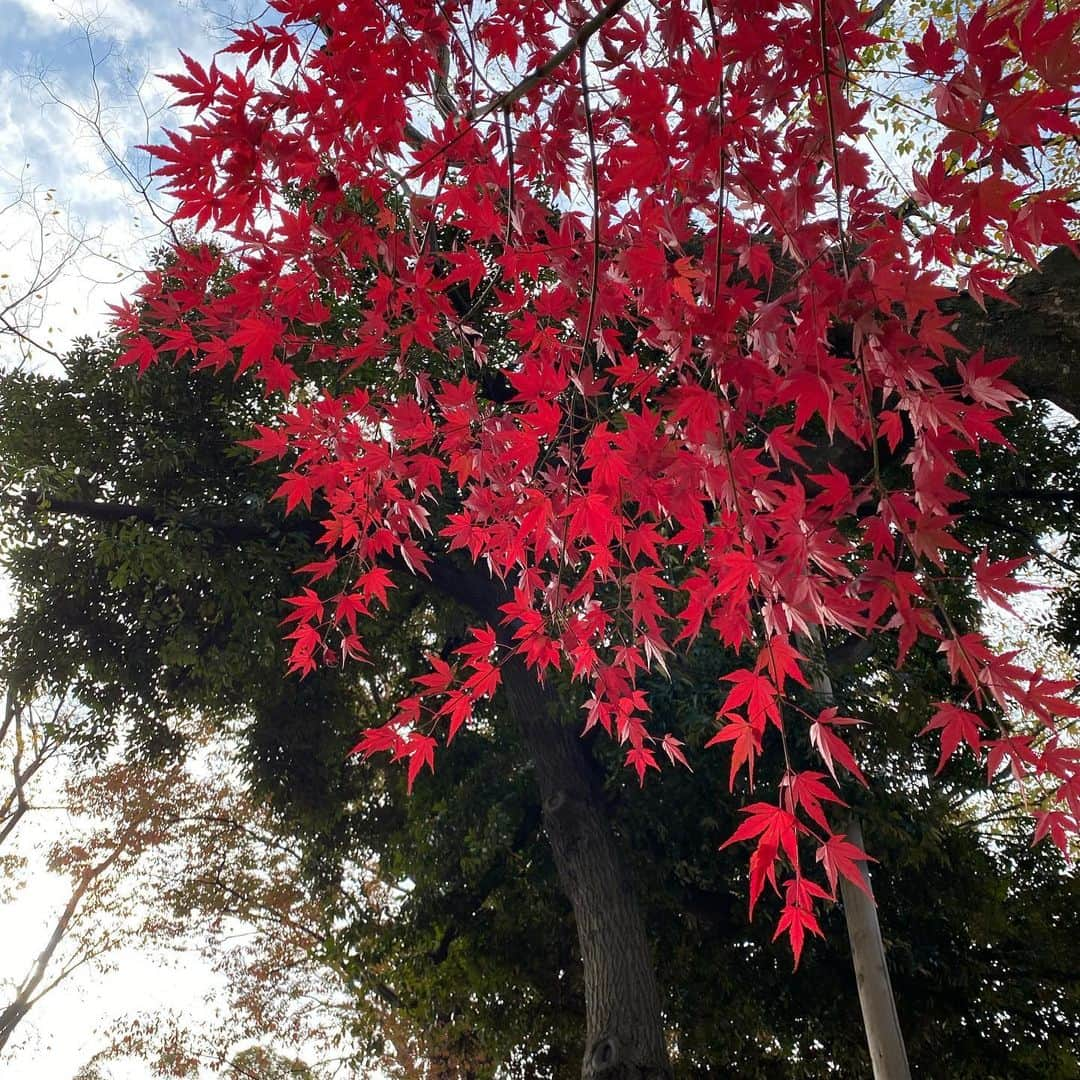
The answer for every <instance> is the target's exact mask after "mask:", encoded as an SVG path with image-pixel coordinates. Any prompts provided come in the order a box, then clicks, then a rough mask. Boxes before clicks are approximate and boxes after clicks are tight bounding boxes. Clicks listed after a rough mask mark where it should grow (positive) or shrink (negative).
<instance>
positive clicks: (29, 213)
mask: <svg viewBox="0 0 1080 1080" xmlns="http://www.w3.org/2000/svg"><path fill="white" fill-rule="evenodd" d="M244 3H245V0H221V2H220V10H218V9H216V8H214V6H213V5H214V0H205V4H204V3H203V2H202V0H93V2H91V3H86V2H85V0H80V2H77V3H75V4H70V5H69V4H67V3H65V2H64V0H0V27H2V28H3V33H2V34H0V207H2V208H3V209H2V210H0V275H4V276H3V277H0V286H2V287H3V288H4V289H5V290H6V296H7V297H11V296H12V295H14V294H15V293H16V292H17V291H18V290H20V289H21V288H23V287H24V286H25V284H26V283H27V282H29V281H31V279H32V277H33V275H34V272H35V271H36V270H38V269H39V268H40V269H41V270H42V271H43V272H44V273H45V274H46V275H51V274H52V272H53V271H54V270H55V269H56V268H57V267H61V269H60V272H59V276H58V278H57V280H55V281H54V282H52V283H51V284H50V285H49V287H48V288H47V289H46V290H43V299H42V300H40V301H37V302H36V304H35V306H34V309H33V310H31V311H30V312H29V315H30V318H31V326H30V328H29V331H30V332H31V336H33V337H34V339H35V341H37V342H39V343H40V344H42V345H45V346H46V347H48V346H50V345H51V347H52V348H53V349H54V350H55V351H57V352H62V351H63V348H64V346H65V345H66V344H68V343H69V342H70V341H71V340H72V338H74V337H76V336H78V335H79V334H85V333H89V334H95V333H100V332H101V331H102V329H103V328H104V327H105V325H106V319H107V305H108V303H109V302H113V301H115V300H117V299H118V298H119V296H120V295H122V294H123V292H124V291H125V290H127V291H130V289H131V288H132V287H133V285H134V284H135V276H134V275H135V273H136V271H137V268H138V267H139V266H140V265H141V264H142V263H143V262H144V256H145V252H146V251H147V249H148V247H152V246H153V243H154V239H155V238H156V237H157V236H159V235H160V231H161V225H160V222H159V221H158V220H156V219H155V216H154V212H153V210H152V208H151V207H150V206H149V205H148V204H147V200H146V199H145V198H144V197H143V195H142V193H141V192H140V191H139V186H140V185H143V184H146V182H147V173H148V166H149V161H148V156H147V155H146V153H145V152H142V151H139V150H137V149H136V147H137V146H138V145H139V144H142V143H146V142H147V141H154V136H155V132H156V131H157V130H159V128H160V127H161V125H162V124H163V123H166V122H168V121H169V120H170V114H169V113H168V112H167V111H166V109H165V105H166V101H167V92H168V90H169V87H168V86H167V84H165V83H164V82H163V81H162V80H161V79H159V78H157V77H156V75H157V74H158V73H160V72H164V71H172V70H175V69H176V68H177V66H178V63H179V61H178V57H177V50H178V49H183V50H184V51H185V52H186V53H188V54H189V55H191V56H193V57H194V58H195V59H198V60H206V59H208V58H209V57H210V56H211V55H212V53H213V51H214V50H215V48H216V47H218V46H219V45H220V43H221V40H222V32H221V29H220V28H221V27H222V26H224V25H225V24H226V23H227V22H229V21H230V20H231V19H232V18H241V19H242V18H244V17H245V16H246V15H248V14H250V10H249V9H247V8H245V7H244V6H243V5H244ZM162 209H163V207H162V206H161V205H160V204H159V206H158V207H157V213H159V214H160V213H161V212H162ZM3 295H4V294H3V293H0V296H3ZM31 299H32V301H33V298H31ZM4 306H5V304H4V303H3V302H0V309H2V308H3V307H4ZM44 355H46V354H44V353H40V352H39V353H38V354H37V360H36V362H38V363H41V362H42V358H43V356H44ZM18 359H19V350H17V349H16V347H15V344H14V342H13V341H12V340H10V338H9V337H8V336H7V335H5V336H4V340H3V341H2V344H0V361H2V362H4V363H7V364H10V363H13V362H16V361H17V360H18Z"/></svg>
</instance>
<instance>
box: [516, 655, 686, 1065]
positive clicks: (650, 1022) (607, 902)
mask: <svg viewBox="0 0 1080 1080" xmlns="http://www.w3.org/2000/svg"><path fill="white" fill-rule="evenodd" d="M503 672H504V675H503V677H504V684H505V688H506V698H507V703H508V705H509V707H510V713H511V715H512V716H513V718H514V719H515V721H517V723H519V724H520V726H521V729H522V731H523V732H524V735H525V742H526V745H527V746H528V748H529V754H530V757H531V758H532V762H533V767H534V769H535V771H536V781H537V784H538V786H539V788H540V797H541V799H542V801H543V812H544V829H545V831H546V832H547V835H548V840H549V842H550V844H551V850H552V853H553V855H554V858H555V868H556V870H557V872H558V874H559V882H560V884H561V885H562V887H563V891H564V892H565V893H566V896H567V898H568V899H569V900H570V904H571V906H572V907H573V909H574V919H575V922H576V924H577V933H578V942H579V944H580V947H581V958H582V962H583V964H584V968H585V1003H586V1036H585V1056H584V1060H583V1061H582V1067H581V1075H582V1078H583V1080H670V1077H671V1076H672V1072H671V1065H670V1062H669V1060H668V1053H667V1045H666V1040H665V1037H664V1028H663V1020H662V1012H661V1007H660V992H659V989H658V987H657V984H656V973H655V964H654V962H653V956H652V950H651V949H650V947H649V941H648V938H647V936H646V933H645V922H644V919H643V918H642V914H641V909H640V907H639V905H638V901H637V895H636V893H635V891H634V888H633V885H632V883H631V881H630V875H629V871H628V868H627V865H626V860H625V858H624V856H623V853H622V851H621V850H620V846H619V840H618V837H617V835H616V833H615V830H614V828H613V827H612V823H611V820H610V818H609V816H608V813H607V811H606V808H605V806H604V803H603V799H602V793H601V791H600V788H599V784H598V783H597V779H596V776H595V774H594V772H593V770H592V768H591V766H590V762H589V759H588V756H587V753H586V751H585V748H584V744H583V743H582V741H581V737H580V735H579V734H578V731H577V726H578V725H577V719H578V718H577V717H573V718H568V717H564V716H562V710H561V703H560V701H559V697H558V695H557V694H555V693H553V692H552V690H551V689H550V688H549V687H542V686H540V685H539V683H537V681H536V678H535V676H534V675H533V674H532V672H530V671H528V670H526V668H525V666H524V664H522V662H521V661H520V660H518V659H515V660H513V661H511V662H510V663H509V664H507V665H506V667H505V668H504V669H503ZM571 725H573V726H571Z"/></svg>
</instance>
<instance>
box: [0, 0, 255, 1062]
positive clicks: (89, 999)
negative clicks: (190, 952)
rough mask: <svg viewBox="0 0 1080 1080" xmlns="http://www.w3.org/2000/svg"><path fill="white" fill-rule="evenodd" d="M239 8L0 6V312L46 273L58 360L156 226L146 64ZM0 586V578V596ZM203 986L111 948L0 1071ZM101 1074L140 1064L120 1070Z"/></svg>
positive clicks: (45, 329) (22, 940)
mask: <svg viewBox="0 0 1080 1080" xmlns="http://www.w3.org/2000/svg"><path fill="white" fill-rule="evenodd" d="M243 14H244V12H242V11H240V10H239V9H236V8H230V6H229V0H221V5H220V10H217V9H213V7H212V4H209V3H208V4H207V5H205V6H203V5H200V4H199V3H193V2H180V0H97V2H96V3H92V4H82V5H79V4H65V3H63V2H56V0H0V208H2V209H0V288H2V290H3V291H0V310H2V309H3V308H4V307H5V306H6V304H7V302H8V299H9V298H10V297H11V296H12V295H15V294H21V292H22V290H23V289H24V288H25V287H27V285H28V284H31V283H34V278H35V275H39V274H42V273H43V274H44V275H45V277H46V278H47V279H53V278H54V274H55V279H54V280H50V283H49V284H48V287H47V288H46V289H43V290H40V292H41V295H40V297H35V296H34V295H33V294H31V296H30V301H31V305H32V306H31V307H30V308H29V309H27V308H26V306H25V305H24V306H23V311H24V312H26V317H27V318H28V319H29V322H28V323H26V324H23V325H24V328H25V329H26V330H27V332H28V333H30V334H31V336H33V337H34V339H35V341H38V342H39V343H41V344H43V345H45V346H46V348H51V349H53V350H54V351H56V352H61V353H62V352H63V350H64V348H65V347H66V345H67V344H69V343H70V342H71V340H72V339H74V338H75V337H77V336H79V335H82V334H90V335H95V334H99V333H101V332H102V331H103V330H104V329H105V327H106V325H107V305H108V303H109V302H114V301H115V300H117V299H118V298H119V297H120V296H121V295H122V294H123V293H124V291H125V290H130V289H132V288H133V287H134V284H135V283H136V282H135V278H134V277H133V274H134V272H135V268H137V267H138V266H139V265H140V263H141V262H142V261H143V260H144V258H145V253H146V251H147V249H148V248H149V247H152V246H153V244H154V239H155V237H156V236H158V235H159V232H160V224H159V223H158V222H157V221H156V220H155V219H154V217H153V215H152V213H151V212H150V210H149V207H148V206H147V204H146V202H145V200H144V199H143V198H142V197H141V195H140V193H139V192H138V190H137V187H136V184H133V182H132V180H133V179H134V180H135V181H138V182H144V181H145V179H146V171H147V158H146V155H145V154H143V153H141V152H139V151H137V150H135V149H134V147H135V146H136V145H137V144H139V143H143V142H146V141H147V136H148V134H151V135H152V133H153V132H154V130H155V129H156V128H158V127H159V126H160V125H161V124H162V123H163V122H166V121H167V120H168V119H169V114H168V113H167V112H164V111H163V109H164V105H165V101H166V97H165V93H166V91H167V90H168V87H167V85H166V84H165V83H163V82H162V81H161V80H159V79H157V78H155V77H154V73H157V72H161V71H169V70H174V69H175V67H176V65H177V58H176V52H177V49H179V48H182V49H183V50H184V51H185V52H186V53H188V54H189V55H191V56H193V57H195V58H196V59H200V60H205V59H207V58H208V57H209V56H210V55H211V54H212V53H213V51H214V50H215V48H216V47H217V46H218V45H219V43H220V41H221V33H220V31H219V30H216V29H215V27H220V26H221V25H223V24H224V23H225V22H227V21H228V20H229V19H230V18H233V17H235V16H236V15H240V16H241V17H243ZM91 119H94V120H96V126H97V130H95V126H94V124H92V123H91V122H90V120H91ZM102 137H104V139H105V141H106V142H107V143H108V147H109V148H111V151H112V152H115V154H116V155H117V158H118V159H119V161H121V162H123V165H124V167H126V168H127V169H128V170H130V172H129V174H128V175H127V176H125V175H124V173H123V172H122V170H121V169H120V168H118V167H117V161H116V160H110V149H109V148H107V147H106V146H105V145H104V143H103V141H102ZM20 362H22V363H27V362H29V363H31V364H33V365H34V366H35V367H37V368H42V367H43V368H46V369H49V368H50V367H53V366H54V365H55V361H54V360H52V359H51V358H50V356H49V355H48V352H46V351H44V350H39V351H36V352H35V353H34V355H33V356H32V357H31V358H30V360H29V361H27V360H25V359H24V358H23V356H22V350H21V349H20V348H18V347H17V344H16V342H15V341H14V340H13V339H12V338H11V337H10V336H9V335H2V336H0V364H3V365H4V366H10V365H12V364H15V363H20ZM3 594H4V590H3V587H2V583H0V604H5V601H6V598H5V596H4V595H3ZM5 606H6V604H5ZM46 842H47V834H46V832H42V833H41V834H40V837H39V839H38V842H37V843H36V845H34V846H33V847H32V848H31V849H30V850H28V852H27V853H28V854H29V855H30V857H31V860H32V862H31V866H32V868H33V872H32V873H31V874H30V875H28V876H29V878H30V880H29V883H28V884H27V886H26V887H25V888H24V889H23V890H21V892H20V894H19V895H18V897H17V898H16V899H15V900H14V901H12V902H10V903H8V904H6V905H0V935H2V940H3V946H2V948H0V978H3V977H7V978H12V979H18V978H19V977H21V975H22V974H23V972H24V971H25V970H26V968H27V965H28V964H29V963H30V962H31V961H32V959H33V957H34V956H35V955H36V954H37V952H38V951H39V950H40V948H41V947H42V945H43V944H44V941H45V938H46V936H47V930H46V927H47V926H48V925H49V922H50V916H53V917H54V916H55V912H56V910H57V908H58V906H59V905H61V904H62V903H63V900H64V899H65V892H64V889H63V883H62V882H61V881H59V880H58V879H57V878H55V877H54V876H52V875H50V874H48V873H47V872H46V870H45V869H44V865H43V862H44V854H43V848H44V846H45V844H46ZM213 986H214V977H213V976H212V974H211V973H210V972H209V971H208V970H207V969H206V967H205V966H204V965H202V964H201V963H200V962H199V961H198V958H197V957H193V956H189V957H179V958H177V959H176V960H175V961H174V962H173V963H172V965H171V966H168V967H165V966H163V961H162V958H161V957H150V956H145V955H141V954H139V953H138V952H136V951H134V950H128V951H126V952H124V951H122V952H121V953H119V954H118V955H117V956H116V957H115V958H114V963H113V966H112V970H110V971H107V972H105V973H100V972H96V971H92V970H87V971H84V972H81V973H79V974H78V975H76V976H74V977H73V978H72V980H71V982H70V983H69V984H67V985H66V986H63V987H60V988H58V989H57V990H56V991H55V992H54V993H53V994H51V995H50V996H49V997H46V998H45V999H43V1000H42V1002H41V1003H40V1004H39V1005H38V1006H36V1007H35V1009H34V1010H33V1011H32V1012H31V1014H30V1016H29V1017H28V1018H27V1020H26V1021H24V1022H23V1025H22V1026H21V1027H20V1029H19V1030H18V1032H17V1033H16V1037H15V1040H14V1048H9V1051H8V1052H7V1053H5V1056H4V1057H3V1059H0V1080H71V1077H72V1076H73V1075H74V1074H75V1072H76V1070H77V1069H78V1068H79V1067H80V1065H82V1064H83V1063H84V1062H86V1061H87V1059H88V1058H89V1057H91V1056H92V1054H93V1053H94V1051H95V1050H96V1049H98V1048H99V1047H100V1046H101V1045H102V1039H101V1035H100V1033H101V1031H102V1029H103V1028H104V1027H105V1026H106V1025H107V1024H108V1023H109V1021H110V1020H111V1019H113V1018H116V1017H119V1016H121V1015H124V1014H125V1013H133V1012H135V1011H137V1010H139V1009H144V1008H147V1007H150V1008H154V1007H159V1008H162V1009H165V1008H176V1009H181V1010H184V1009H189V1010H190V1009H191V1008H192V1007H195V1008H197V1007H198V1002H199V1001H200V999H201V998H202V996H203V995H204V994H206V993H207V992H209V991H211V990H212V989H213ZM110 1075H111V1076H113V1077H115V1078H116V1080H142V1078H144V1077H146V1076H147V1075H148V1073H146V1071H145V1070H143V1069H141V1068H139V1067H137V1066H120V1067H116V1068H113V1069H112V1071H111V1073H110Z"/></svg>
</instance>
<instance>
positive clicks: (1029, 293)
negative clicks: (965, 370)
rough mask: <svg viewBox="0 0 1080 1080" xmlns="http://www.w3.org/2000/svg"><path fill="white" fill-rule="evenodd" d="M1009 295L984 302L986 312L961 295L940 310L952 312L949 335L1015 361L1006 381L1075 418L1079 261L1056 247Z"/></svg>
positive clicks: (1078, 413) (1079, 367) (1079, 405)
mask: <svg viewBox="0 0 1080 1080" xmlns="http://www.w3.org/2000/svg"><path fill="white" fill-rule="evenodd" d="M1008 293H1009V296H1010V297H1012V299H1013V300H1015V301H1016V303H1015V304H1006V303H1005V302H1004V301H1001V300H988V301H987V304H986V310H985V311H983V309H982V308H980V307H979V305H978V304H976V303H975V301H974V300H972V299H971V297H970V296H968V295H967V294H966V293H964V294H962V295H961V296H959V297H957V298H956V299H955V300H948V301H945V302H944V303H943V304H942V305H941V306H942V308H943V309H945V310H946V311H951V312H956V314H957V316H958V318H957V320H956V322H955V324H954V326H953V333H955V335H956V336H957V337H958V338H959V339H960V340H961V341H962V342H963V343H964V344H965V345H966V346H968V347H969V348H972V349H985V350H986V353H987V355H988V356H990V357H999V356H1016V357H1017V361H1016V363H1015V364H1014V365H1013V367H1012V368H1011V369H1010V370H1009V373H1008V375H1007V377H1008V378H1009V379H1010V380H1011V381H1012V382H1014V383H1015V384H1016V385H1017V386H1018V387H1019V388H1020V389H1021V390H1023V391H1024V393H1025V394H1027V395H1028V397H1031V398H1041V399H1044V400H1046V401H1051V402H1053V403H1054V404H1055V405H1057V406H1058V408H1060V409H1064V410H1065V412H1067V413H1070V414H1071V415H1072V416H1074V417H1076V418H1078V419H1080V259H1078V258H1077V256H1076V255H1075V254H1074V253H1073V252H1072V251H1070V250H1069V249H1068V248H1066V247H1059V248H1057V249H1055V250H1054V251H1052V252H1051V253H1050V254H1049V255H1047V257H1046V258H1045V259H1043V261H1042V263H1041V264H1040V265H1039V269H1038V270H1037V271H1032V272H1031V273H1028V274H1022V275H1021V276H1019V277H1018V278H1016V279H1015V280H1014V281H1013V283H1012V284H1011V285H1010V286H1009V289H1008Z"/></svg>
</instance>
